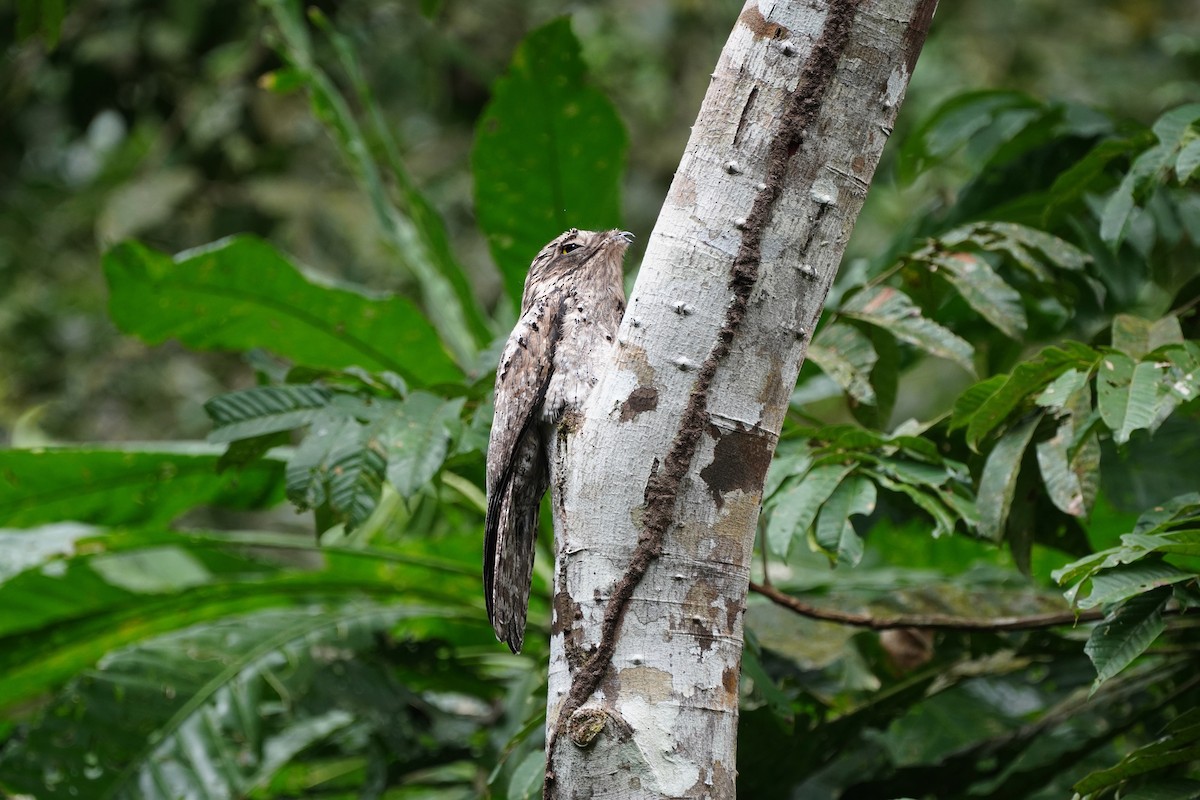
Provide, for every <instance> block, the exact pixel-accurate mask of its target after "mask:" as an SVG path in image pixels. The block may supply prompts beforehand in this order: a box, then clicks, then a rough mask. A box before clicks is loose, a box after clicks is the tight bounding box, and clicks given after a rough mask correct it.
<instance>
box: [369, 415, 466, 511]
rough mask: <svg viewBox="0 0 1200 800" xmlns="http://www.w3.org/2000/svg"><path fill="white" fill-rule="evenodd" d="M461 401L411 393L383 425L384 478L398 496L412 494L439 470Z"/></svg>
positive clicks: (447, 449)
mask: <svg viewBox="0 0 1200 800" xmlns="http://www.w3.org/2000/svg"><path fill="white" fill-rule="evenodd" d="M463 402H464V401H463V399H462V398H458V399H455V400H445V399H443V398H441V397H437V396H436V395H432V394H428V393H425V392H413V393H412V394H411V395H409V397H408V399H407V400H405V402H404V405H403V406H401V408H400V410H399V413H397V414H395V415H393V416H391V417H390V418H389V419H388V420H387V421H386V422H385V423H383V425H382V427H381V429H380V433H379V440H380V443H381V445H382V447H383V453H384V455H385V456H386V458H387V479H388V481H389V482H390V483H391V484H392V486H394V487H396V491H397V492H399V493H400V495H401V496H402V497H404V498H406V499H407V498H409V497H412V496H413V495H415V494H416V493H417V492H418V491H420V490H421V488H422V487H423V486H425V485H426V484H427V483H429V482H430V481H431V480H433V476H434V475H436V474H437V472H438V470H439V469H441V467H442V463H443V462H444V461H445V460H446V454H447V453H448V451H449V446H450V434H451V428H452V426H453V425H454V424H455V423H457V421H458V418H459V414H460V413H461V412H462V407H463Z"/></svg>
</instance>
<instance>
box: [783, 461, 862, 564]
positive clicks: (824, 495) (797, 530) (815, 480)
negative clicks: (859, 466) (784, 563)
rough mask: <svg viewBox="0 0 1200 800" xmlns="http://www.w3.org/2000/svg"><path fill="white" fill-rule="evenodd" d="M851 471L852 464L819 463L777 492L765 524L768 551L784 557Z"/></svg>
mask: <svg viewBox="0 0 1200 800" xmlns="http://www.w3.org/2000/svg"><path fill="white" fill-rule="evenodd" d="M853 469H854V465H852V464H850V465H845V464H821V465H819V466H816V467H813V468H812V469H810V470H809V471H808V472H807V473H806V474H805V475H804V477H802V478H801V479H800V480H799V481H797V482H796V483H795V484H793V485H792V486H790V487H788V488H787V489H785V490H784V491H783V492H782V493H780V495H779V499H778V501H776V503H775V511H774V512H773V513H772V514H771V520H770V522H769V523H767V544H768V545H769V546H770V548H771V552H773V553H775V554H776V555H778V556H780V557H782V558H787V554H788V552H789V551H790V550H791V549H792V543H793V542H794V541H795V539H796V538H797V537H799V536H803V535H804V534H805V533H806V532H807V531H808V529H809V527H810V526H812V523H813V520H815V519H816V518H817V511H818V510H819V509H820V508H821V505H822V504H823V503H824V502H825V501H826V500H828V499H829V496H830V495H831V494H833V490H834V489H836V488H837V487H838V484H840V483H841V482H842V479H843V478H845V477H846V476H847V475H849V474H850V472H851V471H852V470H853Z"/></svg>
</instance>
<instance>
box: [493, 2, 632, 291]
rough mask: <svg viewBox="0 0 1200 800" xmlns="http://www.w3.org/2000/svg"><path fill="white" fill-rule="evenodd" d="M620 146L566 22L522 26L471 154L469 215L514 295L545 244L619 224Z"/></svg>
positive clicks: (619, 134) (616, 123) (616, 125)
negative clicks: (571, 231)
mask: <svg viewBox="0 0 1200 800" xmlns="http://www.w3.org/2000/svg"><path fill="white" fill-rule="evenodd" d="M626 145H627V142H626V137H625V129H624V128H623V127H622V125H621V121H620V119H619V118H618V117H617V114H616V111H614V110H613V107H612V104H611V103H610V102H609V101H608V98H606V97H605V96H604V94H603V93H602V92H600V91H599V90H598V89H596V88H595V87H593V86H591V85H589V84H588V82H587V78H586V75H585V67H584V63H583V60H582V58H581V57H580V53H579V42H578V40H576V38H575V34H574V33H572V32H571V24H570V22H569V21H568V20H567V19H566V18H563V19H558V20H555V21H553V22H550V23H548V24H547V25H544V26H543V27H541V28H538V29H537V30H535V31H533V32H532V33H530V34H529V35H528V36H527V37H526V38H525V41H523V42H522V43H521V44H520V46H518V48H517V51H516V53H514V54H513V59H512V63H511V64H510V65H509V69H508V72H507V73H506V74H505V76H504V77H502V78H501V79H499V80H498V81H496V83H495V85H494V86H493V87H492V100H491V102H490V103H489V104H488V106H487V108H486V109H485V110H484V112H483V115H482V116H481V117H480V119H479V123H478V126H477V127H476V132H475V147H474V149H473V150H472V152H471V169H472V172H474V174H475V212H476V215H477V216H478V218H479V224H480V226H481V227H482V228H483V230H484V232H485V233H486V234H487V237H488V244H489V245H490V246H491V250H492V257H493V258H495V259H496V264H497V265H499V267H500V273H501V275H503V277H504V287H505V289H506V290H507V291H508V295H509V297H511V298H512V299H513V300H514V301H519V299H520V297H521V291H522V288H523V287H524V284H525V273H526V272H527V271H528V269H529V262H530V261H532V260H533V257H534V255H536V254H537V252H538V250H540V249H541V248H542V246H543V245H545V244H546V242H548V241H550V240H551V239H553V238H554V237H555V236H557V235H558V234H560V233H562V232H563V231H564V230H566V229H568V228H582V229H585V230H603V229H605V228H611V227H614V226H616V225H618V224H619V223H620V218H621V208H620V186H621V175H622V173H623V172H624V161H625V149H626Z"/></svg>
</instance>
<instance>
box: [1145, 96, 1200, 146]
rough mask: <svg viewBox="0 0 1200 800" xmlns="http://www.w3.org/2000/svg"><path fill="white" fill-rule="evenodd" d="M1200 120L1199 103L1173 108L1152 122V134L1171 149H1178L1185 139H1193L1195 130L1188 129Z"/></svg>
mask: <svg viewBox="0 0 1200 800" xmlns="http://www.w3.org/2000/svg"><path fill="white" fill-rule="evenodd" d="M1197 121H1200V103H1188V104H1187V105H1182V106H1179V107H1178V108H1173V109H1171V110H1170V111H1167V112H1166V113H1164V114H1163V115H1162V116H1161V117H1159V118H1158V119H1157V120H1155V122H1154V135H1155V136H1157V137H1158V140H1159V141H1160V142H1161V143H1162V144H1164V145H1166V146H1167V147H1170V148H1172V149H1175V150H1178V149H1179V148H1180V147H1181V146H1182V145H1183V143H1184V142H1185V141H1188V140H1190V139H1193V138H1194V137H1195V132H1194V131H1190V130H1189V129H1190V128H1191V127H1192V125H1193V124H1195V123H1196V122H1197Z"/></svg>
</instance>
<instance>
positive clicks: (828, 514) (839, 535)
mask: <svg viewBox="0 0 1200 800" xmlns="http://www.w3.org/2000/svg"><path fill="white" fill-rule="evenodd" d="M874 511H875V484H874V483H872V482H871V481H869V480H867V479H866V478H863V477H860V476H854V477H851V478H848V479H846V480H844V481H842V482H841V483H839V484H838V485H837V488H836V489H834V490H833V493H832V494H830V495H829V499H828V500H826V501H825V503H824V504H823V505H822V506H821V511H820V513H819V514H818V516H817V524H816V527H815V529H814V532H815V540H816V543H817V546H818V547H820V548H821V550H822V551H824V552H825V553H826V554H827V555H828V556H829V558H830V560H831V561H832V562H833V563H835V564H837V563H839V562H841V563H844V564H848V565H849V566H852V567H853V566H855V565H857V564H858V562H859V561H861V560H862V555H863V541H862V538H861V537H860V536H859V535H858V534H857V533H856V532H855V531H854V525H853V524H852V523H851V522H850V517H853V516H868V515H870V514H871V513H872V512H874Z"/></svg>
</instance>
